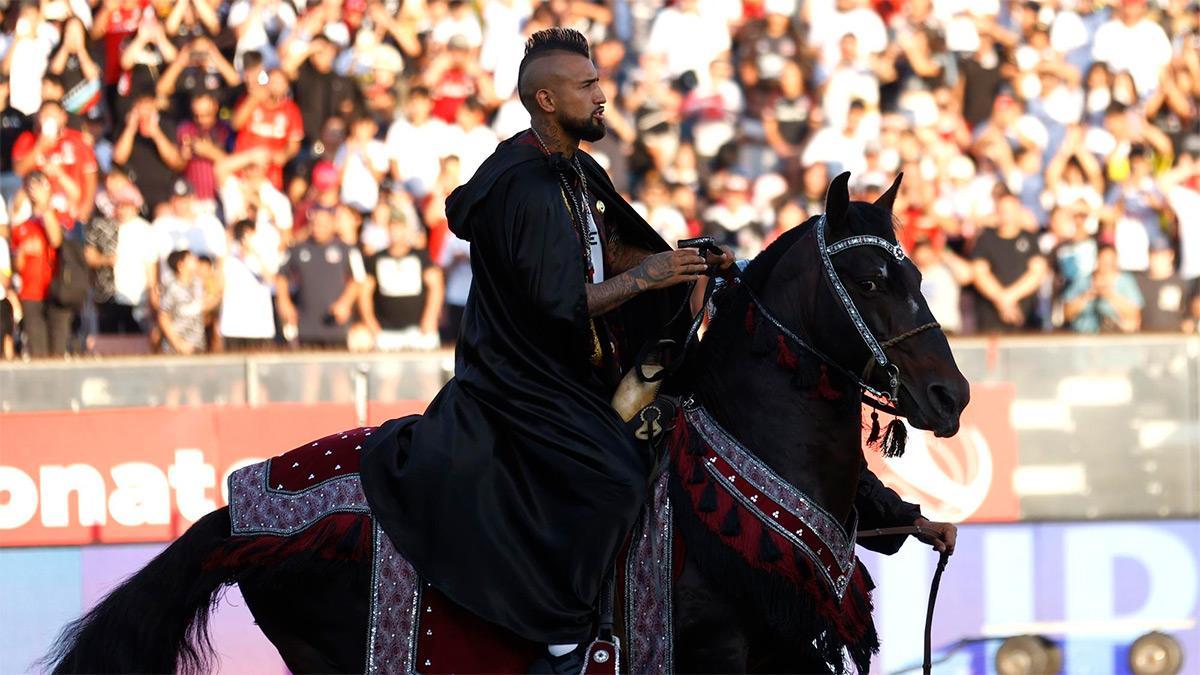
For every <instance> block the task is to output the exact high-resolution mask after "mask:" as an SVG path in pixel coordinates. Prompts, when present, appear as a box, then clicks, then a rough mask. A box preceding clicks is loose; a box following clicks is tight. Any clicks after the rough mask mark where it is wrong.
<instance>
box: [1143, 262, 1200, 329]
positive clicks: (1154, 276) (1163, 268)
mask: <svg viewBox="0 0 1200 675" xmlns="http://www.w3.org/2000/svg"><path fill="white" fill-rule="evenodd" d="M1137 284H1138V290H1139V291H1140V292H1141V295H1142V299H1143V300H1144V301H1145V305H1144V306H1143V307H1142V323H1141V329H1142V330H1144V331H1148V332H1157V333H1175V332H1179V331H1187V332H1189V333H1190V332H1193V331H1194V330H1195V322H1196V319H1197V318H1198V317H1197V315H1196V313H1195V312H1194V310H1193V304H1194V298H1195V297H1197V296H1198V292H1200V288H1195V287H1194V286H1195V284H1190V285H1189V284H1188V283H1186V282H1185V281H1184V280H1183V279H1182V278H1180V276H1179V274H1177V273H1176V272H1175V251H1173V250H1171V248H1170V247H1167V246H1162V247H1160V248H1156V249H1154V250H1152V251H1150V268H1149V270H1148V271H1147V273H1146V274H1144V275H1141V276H1138V277H1137ZM1189 286H1193V287H1189Z"/></svg>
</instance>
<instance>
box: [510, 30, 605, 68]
mask: <svg viewBox="0 0 1200 675" xmlns="http://www.w3.org/2000/svg"><path fill="white" fill-rule="evenodd" d="M550 52H573V53H575V54H579V55H580V56H583V57H585V58H589V59H590V58H592V52H591V48H590V47H589V46H588V41H587V38H586V37H584V36H583V33H580V32H579V31H577V30H575V29H574V28H560V27H555V28H547V29H546V30H539V31H538V32H536V33H534V34H533V35H531V36H529V39H528V40H526V41H525V57H524V58H523V59H521V67H520V68H518V70H517V72H518V77H519V76H520V75H519V74H520V73H521V72H524V70H525V66H527V65H529V63H530V62H531V61H534V60H535V59H537V58H538V57H540V56H542V55H544V54H548V53H550Z"/></svg>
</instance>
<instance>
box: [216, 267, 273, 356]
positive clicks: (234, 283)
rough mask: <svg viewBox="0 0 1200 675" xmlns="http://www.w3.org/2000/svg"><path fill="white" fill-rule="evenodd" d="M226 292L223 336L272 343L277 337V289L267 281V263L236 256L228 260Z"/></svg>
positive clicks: (223, 310) (222, 314)
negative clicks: (274, 294)
mask: <svg viewBox="0 0 1200 675" xmlns="http://www.w3.org/2000/svg"><path fill="white" fill-rule="evenodd" d="M224 269H225V291H224V294H223V295H222V296H221V335H224V336H226V337H234V338H249V339H270V338H272V337H274V336H275V314H274V312H273V311H272V309H271V293H272V291H273V287H272V286H271V284H269V283H267V282H266V281H264V279H263V276H262V275H263V273H264V270H263V263H262V262H261V261H258V260H256V259H255V258H250V259H249V260H247V259H245V258H243V257H242V255H241V253H240V252H235V253H234V254H233V255H230V256H229V257H228V258H227V259H226V260H225V266H224Z"/></svg>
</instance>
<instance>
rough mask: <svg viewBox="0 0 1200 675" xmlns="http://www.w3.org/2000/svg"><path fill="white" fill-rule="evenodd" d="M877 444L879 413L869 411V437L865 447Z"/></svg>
mask: <svg viewBox="0 0 1200 675" xmlns="http://www.w3.org/2000/svg"><path fill="white" fill-rule="evenodd" d="M878 442H879V411H878V410H872V411H871V435H869V436H867V445H875V444H876V443H878Z"/></svg>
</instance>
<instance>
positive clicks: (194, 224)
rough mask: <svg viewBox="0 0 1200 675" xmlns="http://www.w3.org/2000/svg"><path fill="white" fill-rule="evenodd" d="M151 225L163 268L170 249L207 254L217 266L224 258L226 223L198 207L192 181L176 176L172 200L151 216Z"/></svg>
mask: <svg viewBox="0 0 1200 675" xmlns="http://www.w3.org/2000/svg"><path fill="white" fill-rule="evenodd" d="M153 226H154V236H155V237H157V238H158V242H159V244H158V245H159V258H160V259H161V260H162V261H163V263H164V266H163V270H164V271H165V270H166V269H167V267H169V266H168V265H166V264H165V263H166V259H167V257H168V256H169V255H170V254H171V253H172V252H173V251H181V250H183V251H191V253H192V254H193V255H196V256H206V257H207V258H209V259H210V260H212V261H213V262H215V263H216V265H217V266H218V267H220V264H221V261H222V260H223V259H224V258H225V251H226V243H225V239H226V235H225V227H224V226H222V225H221V221H219V220H217V218H216V216H214V215H213V214H211V213H209V212H208V211H206V210H204V209H202V208H200V206H199V204H198V203H197V200H196V195H195V193H194V192H193V191H192V186H191V184H190V183H188V182H187V181H186V180H185V179H183V178H177V179H175V182H174V184H173V185H172V186H171V200H170V201H169V202H168V203H167V205H166V207H165V208H163V209H161V213H160V214H159V216H158V217H157V218H155V219H154V223H153Z"/></svg>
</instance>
